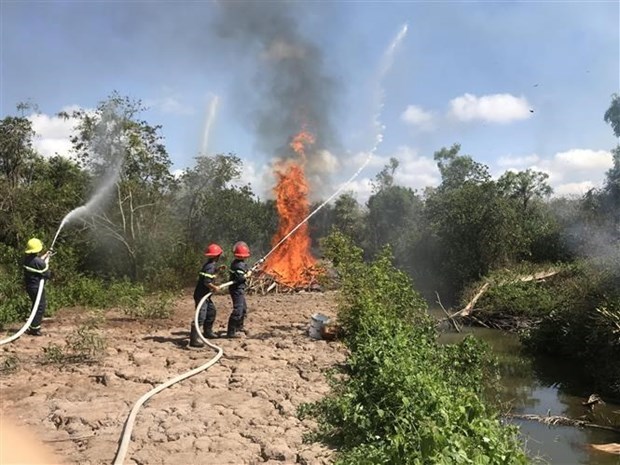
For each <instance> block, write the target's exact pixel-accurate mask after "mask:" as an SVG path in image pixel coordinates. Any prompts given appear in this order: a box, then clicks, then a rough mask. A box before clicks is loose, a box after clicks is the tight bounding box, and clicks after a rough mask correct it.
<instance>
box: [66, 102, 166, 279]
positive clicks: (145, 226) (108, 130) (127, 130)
mask: <svg viewBox="0 0 620 465" xmlns="http://www.w3.org/2000/svg"><path fill="white" fill-rule="evenodd" d="M143 110H144V107H142V104H141V102H140V101H134V100H132V99H130V98H128V97H121V96H120V95H119V94H117V93H113V94H112V95H111V96H110V97H109V98H108V99H107V100H105V101H103V102H101V103H100V104H99V105H98V107H97V109H96V110H95V111H94V112H93V113H90V112H86V111H84V110H78V111H75V112H73V113H72V116H73V117H74V118H76V119H78V120H79V124H78V126H77V128H76V129H77V134H76V135H75V136H74V137H73V138H72V143H73V149H74V151H75V153H76V154H77V156H78V157H79V159H80V160H81V161H82V162H83V164H84V166H85V168H86V169H87V170H88V172H89V173H91V174H92V175H93V176H94V177H95V178H96V179H103V178H108V179H109V178H110V177H111V176H115V175H116V176H118V177H117V181H116V185H115V189H114V197H115V198H114V202H110V204H109V205H107V206H105V207H101V208H99V210H98V211H94V212H92V213H93V214H92V215H91V216H89V217H88V218H86V219H85V222H86V224H87V225H88V226H89V227H90V229H91V230H92V232H93V233H94V234H95V236H97V237H98V238H99V243H100V247H101V248H102V250H101V252H102V255H101V257H100V260H101V261H108V262H109V263H110V265H111V266H112V267H113V268H115V269H116V270H117V272H120V273H121V274H128V275H129V276H130V277H131V278H132V279H133V280H140V279H141V278H142V277H143V275H144V272H145V270H147V269H148V268H150V265H151V264H152V262H153V260H154V259H156V258H159V257H160V256H161V254H165V253H166V252H167V251H169V250H170V249H171V248H170V247H169V245H170V244H171V243H174V241H175V237H176V234H175V231H176V230H177V229H178V228H175V227H174V226H173V225H170V223H169V222H170V220H171V216H170V215H169V208H170V206H171V205H172V202H171V199H172V198H173V195H174V191H175V189H176V185H177V182H176V180H175V178H174V176H173V175H172V174H171V173H170V166H171V162H170V159H169V157H168V153H167V151H166V148H165V147H164V145H163V139H162V137H161V135H160V134H159V131H160V129H161V127H160V126H151V125H149V124H148V123H147V122H146V121H144V120H140V119H138V115H139V114H140V113H141V112H142V111H143ZM65 116H68V115H65ZM106 241H107V242H106ZM110 241H111V242H110ZM110 244H112V245H113V246H114V248H115V249H119V250H122V251H124V255H125V257H126V260H122V259H119V257H118V256H116V255H114V254H110V253H105V251H106V250H107V249H108V247H109V246H110ZM113 250H114V249H113Z"/></svg>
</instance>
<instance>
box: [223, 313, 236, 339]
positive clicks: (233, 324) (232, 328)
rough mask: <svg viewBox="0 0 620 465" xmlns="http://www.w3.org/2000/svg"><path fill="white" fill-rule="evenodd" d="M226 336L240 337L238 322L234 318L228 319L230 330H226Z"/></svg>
mask: <svg viewBox="0 0 620 465" xmlns="http://www.w3.org/2000/svg"><path fill="white" fill-rule="evenodd" d="M226 337H227V338H230V339H233V338H236V337H239V336H237V322H236V321H235V320H233V319H232V318H229V319H228V330H227V331H226Z"/></svg>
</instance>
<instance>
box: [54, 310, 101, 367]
mask: <svg viewBox="0 0 620 465" xmlns="http://www.w3.org/2000/svg"><path fill="white" fill-rule="evenodd" d="M103 321H104V316H103V314H102V313H101V312H91V313H90V315H89V317H88V318H87V319H86V321H84V323H82V324H81V325H80V326H78V328H76V329H75V331H73V332H72V333H71V334H69V335H68V336H67V338H66V339H65V345H64V346H60V345H58V344H54V343H50V344H48V346H47V347H44V348H43V361H44V363H50V364H65V363H84V362H94V361H97V360H99V359H100V358H101V357H103V355H104V351H105V348H106V340H105V337H104V336H102V334H101V332H100V331H99V329H100V327H101V325H102V323H103Z"/></svg>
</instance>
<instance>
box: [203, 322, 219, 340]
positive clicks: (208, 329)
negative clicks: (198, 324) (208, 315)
mask: <svg viewBox="0 0 620 465" xmlns="http://www.w3.org/2000/svg"><path fill="white" fill-rule="evenodd" d="M202 334H203V336H204V337H206V338H207V339H216V338H217V334H215V333H214V332H213V322H211V323H205V325H204V328H203V332H202Z"/></svg>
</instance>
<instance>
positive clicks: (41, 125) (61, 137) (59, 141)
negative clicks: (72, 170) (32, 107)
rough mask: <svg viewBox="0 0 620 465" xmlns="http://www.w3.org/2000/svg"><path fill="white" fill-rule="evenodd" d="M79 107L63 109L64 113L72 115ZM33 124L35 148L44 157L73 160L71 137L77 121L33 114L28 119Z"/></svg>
mask: <svg viewBox="0 0 620 465" xmlns="http://www.w3.org/2000/svg"><path fill="white" fill-rule="evenodd" d="M77 108H78V107H76V106H71V107H66V108H63V111H66V112H67V113H71V112H72V111H74V110H76V109H77ZM28 119H29V120H30V121H31V122H32V129H33V130H34V132H35V133H36V136H35V138H34V141H33V145H34V148H35V150H36V151H37V152H39V153H40V154H41V155H43V156H44V157H48V158H49V157H53V156H55V155H61V156H63V157H66V158H71V156H72V154H71V141H70V139H69V138H70V137H71V134H72V133H73V128H74V126H75V125H76V123H77V121H76V120H75V119H73V118H68V119H64V118H61V117H59V116H55V115H53V116H50V115H46V114H43V113H38V114H33V115H30V116H29V117H28Z"/></svg>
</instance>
